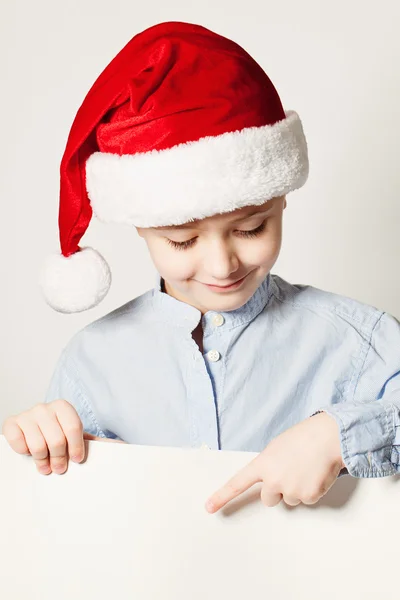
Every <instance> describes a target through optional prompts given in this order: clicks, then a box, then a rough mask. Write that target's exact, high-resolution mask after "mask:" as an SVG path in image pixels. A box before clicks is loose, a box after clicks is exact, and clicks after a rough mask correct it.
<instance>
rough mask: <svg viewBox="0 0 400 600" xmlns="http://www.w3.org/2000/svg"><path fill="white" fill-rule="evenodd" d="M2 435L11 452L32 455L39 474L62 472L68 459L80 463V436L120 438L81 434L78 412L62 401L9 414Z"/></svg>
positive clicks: (82, 451) (81, 441)
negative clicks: (16, 413) (14, 414)
mask: <svg viewBox="0 0 400 600" xmlns="http://www.w3.org/2000/svg"><path fill="white" fill-rule="evenodd" d="M3 435H4V437H5V438H6V440H7V442H8V443H9V444H10V446H11V448H12V449H13V450H15V452H18V454H29V455H32V457H33V459H34V461H35V463H36V467H37V469H38V471H39V473H42V474H43V475H49V474H50V473H51V472H52V471H54V472H55V473H58V474H61V473H65V471H66V470H67V466H68V460H69V458H71V460H73V461H74V462H77V463H80V462H82V461H83V459H84V458H85V443H84V439H87V440H101V441H109V442H116V441H120V440H111V439H106V438H98V437H96V436H94V435H91V434H89V433H84V432H83V426H82V422H81V420H80V418H79V416H78V413H77V412H76V410H75V408H74V407H73V406H72V404H70V403H69V402H67V401H66V400H55V401H54V402H49V403H48V404H38V405H37V406H34V407H33V408H32V409H30V410H28V411H25V412H23V413H21V414H19V415H16V416H12V417H9V418H8V419H6V420H5V422H4V424H3ZM122 443H123V442H122Z"/></svg>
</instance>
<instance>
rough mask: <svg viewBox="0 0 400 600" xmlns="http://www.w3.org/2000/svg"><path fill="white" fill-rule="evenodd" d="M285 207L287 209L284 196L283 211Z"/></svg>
mask: <svg viewBox="0 0 400 600" xmlns="http://www.w3.org/2000/svg"><path fill="white" fill-rule="evenodd" d="M286 207H287V201H286V196H285V197H284V201H283V210H285V208H286Z"/></svg>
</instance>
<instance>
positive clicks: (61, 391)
mask: <svg viewBox="0 0 400 600" xmlns="http://www.w3.org/2000/svg"><path fill="white" fill-rule="evenodd" d="M60 399H61V400H66V401H67V402H69V403H70V404H72V406H73V407H74V408H75V410H76V412H77V413H78V415H79V418H80V419H81V421H82V424H83V430H84V431H85V432H87V433H91V434H93V435H96V436H98V437H107V436H106V435H105V433H104V432H103V431H102V430H101V429H100V426H99V424H98V422H97V419H96V417H95V415H94V412H93V410H92V408H91V406H90V402H89V401H88V399H87V397H86V396H85V393H84V389H83V386H82V384H81V382H80V381H79V377H78V376H77V373H76V370H75V369H74V367H73V364H72V361H71V359H69V358H68V355H67V352H66V350H64V351H63V353H62V354H61V357H60V358H59V360H58V363H57V365H56V368H55V370H54V373H53V375H52V378H51V380H50V384H49V387H48V389H47V394H46V396H45V400H44V401H45V403H49V402H52V401H53V400H60Z"/></svg>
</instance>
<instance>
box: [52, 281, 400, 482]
mask: <svg viewBox="0 0 400 600" xmlns="http://www.w3.org/2000/svg"><path fill="white" fill-rule="evenodd" d="M160 283H161V281H160V277H159V276H158V277H157V286H156V287H155V288H154V289H152V290H149V291H147V292H145V293H144V294H142V295H141V296H139V297H137V298H135V299H133V300H132V301H130V302H128V303H127V304H125V305H124V306H121V307H120V308H118V309H116V310H114V311H113V312H111V313H109V314H108V315H106V316H104V317H102V318H101V319H98V320H97V321H95V322H93V323H91V324H90V325H88V326H87V327H85V328H84V329H82V330H81V331H79V332H78V333H77V334H75V335H74V336H73V338H72V339H71V341H70V342H69V343H68V344H67V346H66V348H65V349H64V351H63V352H62V354H61V357H60V359H59V361H58V364H57V366H56V369H55V372H54V375H53V377H52V380H51V383H50V387H49V390H48V393H47V397H46V402H50V401H52V400H55V399H58V398H63V399H65V400H67V401H68V402H70V403H71V404H72V405H73V406H74V407H75V408H76V410H77V412H78V414H79V415H80V418H81V419H82V422H83V425H84V429H85V431H87V432H89V433H93V434H95V435H97V436H101V437H112V438H118V439H122V440H124V441H126V442H128V443H132V444H146V445H155V446H181V447H200V446H202V445H207V446H208V447H209V448H211V449H221V450H238V451H249V452H260V451H261V450H263V449H264V448H265V447H266V446H267V444H268V443H269V442H270V440H272V438H274V437H276V436H277V435H278V434H280V433H281V432H283V431H285V430H286V429H288V428H289V427H291V426H293V425H295V424H296V423H298V422H299V421H301V420H303V419H306V418H307V417H309V416H311V415H313V414H314V413H315V412H317V411H319V410H325V411H326V412H328V413H330V414H331V415H333V416H334V417H335V419H336V421H337V423H338V425H339V430H340V438H341V448H342V455H343V460H344V462H345V465H346V467H347V469H348V472H349V473H350V474H351V475H353V476H355V477H378V476H385V475H392V474H395V473H398V472H400V465H399V463H400V461H399V451H400V417H399V415H400V324H399V322H398V321H397V320H396V319H395V318H394V317H392V316H390V315H388V314H387V313H384V312H382V311H379V310H377V309H376V308H373V307H371V306H367V305H365V304H362V303H360V302H357V301H355V300H352V299H349V298H346V297H343V296H339V295H336V294H332V293H329V292H325V291H322V290H319V289H317V288H314V287H311V286H304V285H291V284H290V283H288V282H286V281H284V280H283V279H282V278H280V277H278V276H277V275H271V274H270V275H268V276H267V277H266V278H265V280H264V281H263V282H262V284H261V285H260V287H259V288H258V289H257V290H256V292H255V293H254V295H253V296H252V297H251V298H250V299H249V300H248V302H247V303H246V304H244V305H243V306H242V307H241V308H239V309H237V310H233V311H230V312H222V313H216V312H214V311H208V312H207V313H206V314H204V315H203V316H202V315H201V312H200V311H199V310H197V309H196V308H194V307H193V306H190V305H189V304H186V303H184V302H181V301H179V300H176V299H175V298H173V297H171V296H169V295H167V294H166V293H164V292H162V291H161V285H160ZM200 319H201V321H202V327H203V332H204V339H203V353H201V352H200V350H199V348H198V346H197V344H196V343H195V341H194V340H193V338H192V333H191V332H192V331H193V330H194V329H195V328H196V326H197V325H198V323H199V320H200ZM300 450H301V449H300Z"/></svg>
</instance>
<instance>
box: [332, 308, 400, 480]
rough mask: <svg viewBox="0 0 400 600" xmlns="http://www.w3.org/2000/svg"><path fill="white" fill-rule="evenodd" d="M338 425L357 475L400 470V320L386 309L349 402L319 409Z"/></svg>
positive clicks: (346, 457)
mask: <svg viewBox="0 0 400 600" xmlns="http://www.w3.org/2000/svg"><path fill="white" fill-rule="evenodd" d="M321 410H323V411H324V412H326V413H328V414H330V415H332V416H333V417H334V418H335V419H336V422H337V424H338V426H339V430H340V438H341V450H342V457H343V462H344V464H345V465H346V468H347V471H348V472H349V474H350V475H352V476H354V477H384V476H387V475H395V474H396V473H400V461H399V456H400V323H399V322H398V321H397V320H396V319H395V318H394V317H392V316H391V315H389V314H387V313H382V314H381V316H380V318H379V319H378V321H377V323H376V325H375V327H374V329H373V331H372V335H371V339H370V340H369V343H368V344H367V346H366V348H365V351H364V356H363V357H362V366H361V369H360V372H359V374H358V380H357V383H356V386H355V390H354V395H353V397H352V400H351V401H348V402H347V401H346V402H343V403H339V404H335V405H331V406H328V407H323V408H321Z"/></svg>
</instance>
